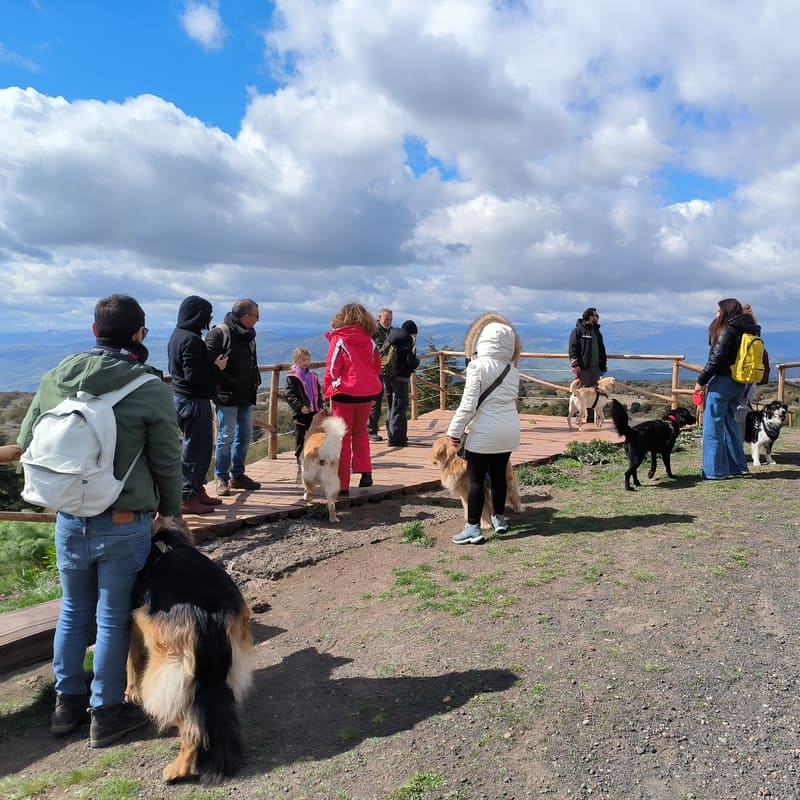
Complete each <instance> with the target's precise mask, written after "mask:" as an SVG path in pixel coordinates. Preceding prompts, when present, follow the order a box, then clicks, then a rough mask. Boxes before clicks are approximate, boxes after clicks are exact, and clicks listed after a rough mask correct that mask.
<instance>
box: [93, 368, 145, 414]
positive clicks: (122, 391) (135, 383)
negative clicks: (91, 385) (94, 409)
mask: <svg viewBox="0 0 800 800" xmlns="http://www.w3.org/2000/svg"><path fill="white" fill-rule="evenodd" d="M158 379H159V378H158V375H153V373H152V372H145V373H144V374H143V375H137V376H136V377H135V378H134V379H133V380H132V381H129V382H128V383H126V384H125V385H124V386H123V387H121V388H119V389H115V390H114V391H113V392H105V393H104V394H101V395H98V396H99V397H102V398H103V400H105V401H106V403H108V404H109V405H112V406H115V405H116V404H117V403H119V401H120V400H122V398H123V397H127V396H128V395H129V394H131V392H135V391H136V390H137V389H138V388H139V387H140V386H143V385H144V384H145V383H149V382H150V381H157V380H158ZM81 395H84V396H85V393H83V392H78V397H80V396H81Z"/></svg>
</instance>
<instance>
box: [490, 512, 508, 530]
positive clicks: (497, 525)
mask: <svg viewBox="0 0 800 800" xmlns="http://www.w3.org/2000/svg"><path fill="white" fill-rule="evenodd" d="M492 527H493V528H494V532H495V533H506V532H507V531H508V523H507V522H506V518H505V517H504V516H503V515H502V514H492Z"/></svg>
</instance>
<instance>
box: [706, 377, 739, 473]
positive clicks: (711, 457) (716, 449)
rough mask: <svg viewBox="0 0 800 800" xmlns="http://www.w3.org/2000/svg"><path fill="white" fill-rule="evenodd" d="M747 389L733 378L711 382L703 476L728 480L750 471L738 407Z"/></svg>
mask: <svg viewBox="0 0 800 800" xmlns="http://www.w3.org/2000/svg"><path fill="white" fill-rule="evenodd" d="M743 388H744V387H743V386H742V384H741V383H737V382H736V381H735V380H733V378H729V377H723V376H720V375H715V376H714V377H713V378H711V380H710V381H709V382H708V392H707V394H706V408H705V411H704V412H703V476H704V477H706V478H727V477H728V476H730V475H740V474H741V473H743V472H747V459H746V458H745V455H744V445H743V444H742V435H741V433H740V432H739V426H738V425H737V423H736V407H737V406H738V405H739V400H740V398H741V396H742V390H743Z"/></svg>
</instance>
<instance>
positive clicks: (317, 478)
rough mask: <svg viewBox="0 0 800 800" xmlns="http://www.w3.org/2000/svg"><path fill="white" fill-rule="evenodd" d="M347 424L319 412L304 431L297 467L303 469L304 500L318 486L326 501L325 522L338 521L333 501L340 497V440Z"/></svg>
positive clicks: (325, 412) (309, 497)
mask: <svg viewBox="0 0 800 800" xmlns="http://www.w3.org/2000/svg"><path fill="white" fill-rule="evenodd" d="M345 433H347V425H346V424H345V421H344V420H343V419H342V418H341V417H332V416H331V415H330V414H329V413H328V412H327V411H324V410H323V411H319V412H318V413H317V414H315V415H314V419H312V420H311V425H310V426H309V428H308V430H307V431H306V439H305V443H304V444H303V454H302V456H301V457H300V465H301V467H302V470H303V485H304V486H305V492H304V493H303V500H305V501H306V502H308V501H309V500H310V499H311V496H312V494H313V493H314V487H315V486H316V485H317V484H319V485H320V486H321V487H322V492H323V494H324V495H325V500H327V502H328V519H329V520H330V521H331V522H338V521H339V517H337V516H336V499H337V498H338V497H339V489H340V488H341V484H340V483H339V461H340V460H341V455H342V439H343V438H344V435H345Z"/></svg>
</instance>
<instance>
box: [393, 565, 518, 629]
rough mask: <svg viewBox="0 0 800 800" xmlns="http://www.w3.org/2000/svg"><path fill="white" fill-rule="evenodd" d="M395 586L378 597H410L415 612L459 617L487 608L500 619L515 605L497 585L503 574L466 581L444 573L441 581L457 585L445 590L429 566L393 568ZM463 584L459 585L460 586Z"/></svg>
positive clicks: (452, 574) (455, 573) (451, 571)
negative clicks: (413, 601) (414, 602)
mask: <svg viewBox="0 0 800 800" xmlns="http://www.w3.org/2000/svg"><path fill="white" fill-rule="evenodd" d="M393 573H394V576H395V585H394V587H393V589H391V590H390V591H389V592H387V593H385V594H384V595H382V596H383V597H384V599H386V598H389V597H398V596H410V597H415V598H417V600H419V601H420V602H419V605H418V606H417V608H418V609H420V610H422V609H432V610H435V611H445V612H447V613H448V614H451V615H452V616H462V615H464V614H466V613H467V612H468V611H470V610H471V609H473V608H475V607H476V606H480V605H487V606H489V607H490V608H491V609H492V611H493V614H494V615H495V616H501V615H502V614H503V613H504V612H505V609H506V608H508V607H509V606H512V605H514V604H515V603H517V597H516V596H514V595H513V594H512V593H511V592H509V590H508V589H507V588H506V587H504V586H502V585H500V584H499V583H498V580H499V578H500V577H502V575H503V573H492V574H489V575H478V576H475V577H473V578H469V577H468V576H466V575H465V574H464V573H461V572H456V571H455V570H445V571H444V573H443V576H442V577H443V578H447V579H448V580H449V581H450V582H451V583H457V584H459V585H458V587H457V588H453V587H451V586H447V585H445V584H444V583H442V582H441V581H440V580H439V579H438V577H434V575H433V574H432V573H433V567H432V566H431V565H430V564H421V565H420V566H418V567H411V568H400V567H398V568H396V569H394V570H393ZM461 584H463V585H461Z"/></svg>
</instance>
